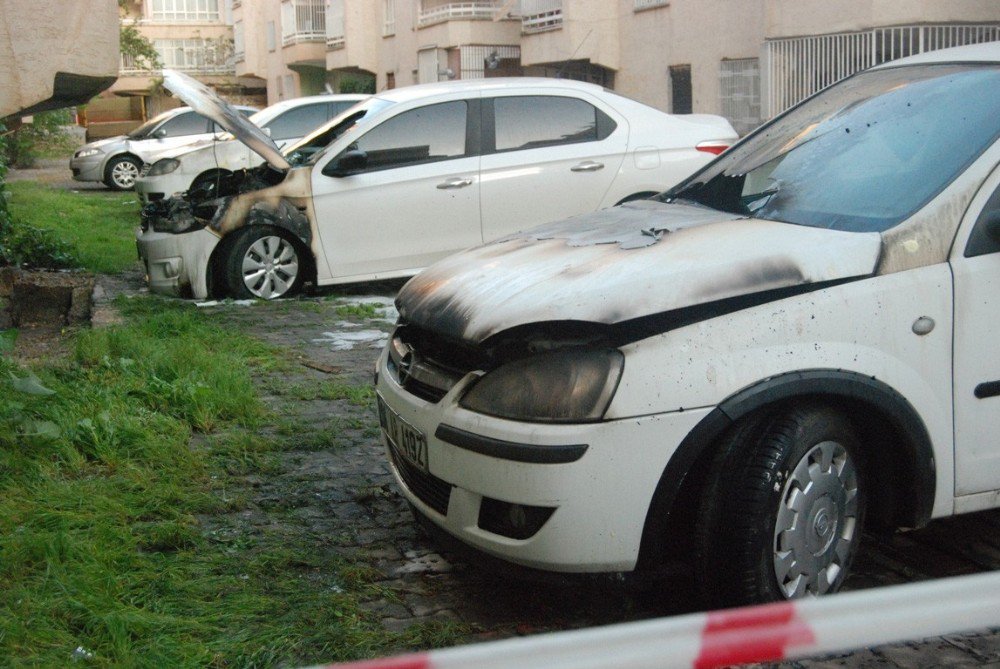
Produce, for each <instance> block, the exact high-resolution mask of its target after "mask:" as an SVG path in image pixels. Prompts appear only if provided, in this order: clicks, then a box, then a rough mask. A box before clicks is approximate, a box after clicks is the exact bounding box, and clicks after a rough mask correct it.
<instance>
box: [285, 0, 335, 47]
mask: <svg viewBox="0 0 1000 669" xmlns="http://www.w3.org/2000/svg"><path fill="white" fill-rule="evenodd" d="M326 40H327V33H326V2H325V1H324V0H285V1H284V2H282V3H281V45H282V46H291V45H293V44H300V43H302V42H326Z"/></svg>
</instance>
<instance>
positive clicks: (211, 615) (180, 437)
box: [0, 297, 455, 667]
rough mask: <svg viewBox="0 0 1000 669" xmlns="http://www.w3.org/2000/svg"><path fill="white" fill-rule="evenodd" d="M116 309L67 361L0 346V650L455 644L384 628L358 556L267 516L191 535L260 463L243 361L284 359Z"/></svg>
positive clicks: (269, 454) (331, 656)
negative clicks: (302, 537)
mask: <svg viewBox="0 0 1000 669" xmlns="http://www.w3.org/2000/svg"><path fill="white" fill-rule="evenodd" d="M119 306H120V308H121V309H122V311H123V314H124V316H125V318H126V322H125V324H124V325H120V326H116V327H111V328H106V329H101V330H90V331H84V332H81V333H79V334H78V335H77V338H76V340H75V354H74V355H73V357H72V358H71V359H69V360H64V361H61V362H50V363H46V364H45V365H44V366H40V367H36V368H33V369H25V368H22V367H19V366H17V365H15V364H14V363H12V362H11V361H10V360H9V359H7V358H4V357H3V356H2V355H0V394H2V395H3V397H4V398H5V401H4V402H3V403H0V584H2V586H0V658H3V660H0V664H7V663H11V664H15V665H22V664H30V665H42V666H62V665H66V664H68V663H69V661H70V658H71V654H72V653H73V651H74V649H76V648H77V647H78V646H79V647H82V648H83V649H85V651H86V652H88V653H92V654H93V662H95V663H97V664H98V665H99V666H126V665H127V666H136V665H138V666H204V665H213V666H241V667H242V666H273V665H276V664H284V665H290V666H294V665H297V664H305V663H311V662H312V663H314V662H319V661H329V660H336V659H350V658H359V657H367V656H372V655H375V654H383V653H387V652H392V651H393V650H397V649H401V648H411V647H420V646H426V645H428V644H440V643H444V642H446V641H448V640H453V639H454V638H455V636H453V635H452V633H451V632H450V631H449V630H448V629H441V628H436V627H434V626H416V627H414V628H411V629H410V630H408V631H407V632H405V633H402V634H396V633H390V632H387V631H385V630H384V629H383V628H382V626H381V625H380V624H379V623H378V621H377V619H375V618H372V617H370V616H369V615H368V614H366V613H364V612H363V611H362V610H361V609H360V608H359V602H360V601H363V600H364V599H366V598H367V599H371V597H372V596H373V594H374V595H375V596H381V593H378V592H377V589H378V588H379V587H380V586H378V585H377V584H372V583H371V581H372V579H373V575H372V570H371V569H370V568H369V567H367V566H366V565H364V564H360V565H359V564H356V563H352V562H350V561H348V560H346V559H342V558H341V557H339V556H338V555H337V554H336V552H331V551H326V552H322V551H316V550H313V549H309V548H308V547H306V548H303V547H298V546H296V545H295V544H294V543H290V542H289V541H288V540H287V539H286V537H284V536H283V535H282V528H281V526H280V523H279V522H276V523H275V528H274V530H273V531H269V532H265V533H263V534H257V535H252V536H241V535H223V534H218V533H215V532H213V531H210V528H211V527H212V526H213V518H223V517H231V516H232V515H233V514H238V513H240V512H241V511H242V510H243V509H244V508H246V501H245V499H244V497H243V496H244V494H245V493H244V491H243V490H242V489H241V487H240V486H238V485H236V484H235V481H237V480H239V479H238V478H236V477H235V476H234V475H235V474H240V475H245V474H247V473H248V472H254V473H256V474H257V475H260V476H267V475H268V474H269V472H271V471H273V468H274V467H275V462H276V460H275V458H276V453H274V450H275V449H276V448H280V443H278V442H275V441H274V440H269V439H268V438H267V437H264V436H262V427H263V426H265V425H267V424H269V423H270V424H275V423H277V422H278V419H277V417H275V416H270V415H268V414H267V412H266V411H265V410H264V408H263V405H262V404H261V402H260V400H259V398H258V396H257V395H256V392H255V390H254V386H253V383H252V381H251V378H252V377H251V375H252V374H253V373H260V372H262V371H268V370H272V369H280V368H281V366H282V365H288V364H290V363H288V362H287V361H285V360H284V359H283V358H282V356H281V354H280V352H278V351H275V350H274V349H272V348H270V347H268V346H267V345H265V344H262V343H260V342H259V341H257V340H255V339H252V338H249V337H246V336H243V335H240V334H238V333H234V332H233V331H232V329H230V328H225V327H222V326H220V325H219V324H217V321H214V320H213V318H212V316H211V315H210V314H206V313H205V312H203V311H200V310H198V309H196V308H195V307H194V306H192V305H189V304H184V303H179V302H175V301H167V300H160V299H157V298H153V297H145V298H133V299H128V300H126V299H120V301H119ZM206 342H211V343H212V345H211V346H206ZM9 345H10V333H7V334H6V335H5V336H4V337H0V348H2V347H9ZM366 392H369V393H370V390H368V389H367V388H366V389H364V390H362V389H351V388H344V387H340V386H333V385H331V386H330V388H328V389H325V392H324V396H325V395H326V393H329V394H330V395H335V396H337V397H344V398H349V399H351V398H355V396H356V398H357V401H362V400H365V399H367V397H366V396H365V393H366ZM193 436H194V440H193V441H192V437H193Z"/></svg>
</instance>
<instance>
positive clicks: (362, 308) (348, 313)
mask: <svg viewBox="0 0 1000 669" xmlns="http://www.w3.org/2000/svg"><path fill="white" fill-rule="evenodd" d="M335 311H336V312H337V315H338V316H340V317H341V318H351V317H353V318H359V319H368V318H375V316H377V315H378V309H377V306H376V305H375V304H373V303H371V302H359V303H358V304H341V305H340V306H338V307H337V308H336V309H335Z"/></svg>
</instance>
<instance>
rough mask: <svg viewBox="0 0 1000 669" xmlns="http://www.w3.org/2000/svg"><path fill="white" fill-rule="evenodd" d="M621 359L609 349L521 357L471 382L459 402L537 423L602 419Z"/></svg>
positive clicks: (485, 411) (501, 416)
mask: <svg viewBox="0 0 1000 669" xmlns="http://www.w3.org/2000/svg"><path fill="white" fill-rule="evenodd" d="M624 366H625V357H624V356H623V355H622V353H621V351H617V350H614V349H599V350H595V349H572V348H571V349H563V350H560V351H555V352H551V353H544V354H541V355H535V356H531V357H529V358H522V359H520V360H516V361H514V362H510V363H507V364H506V365H503V366H501V367H498V368H497V369H495V370H493V371H491V372H489V373H487V374H486V375H485V376H483V377H482V378H481V379H479V380H478V381H476V383H475V385H473V386H472V387H471V388H470V389H469V390H468V391H467V392H466V393H465V395H464V396H463V397H462V399H461V401H460V402H459V404H460V405H461V406H462V407H464V408H466V409H469V410H470V411H476V412H478V413H484V414H488V415H490V416H496V417H498V418H511V419H514V420H524V421H532V422H541V423H568V422H593V421H599V420H601V418H603V417H604V412H605V411H607V409H608V405H609V404H610V403H611V398H612V397H614V394H615V390H616V389H617V388H618V381H619V380H620V379H621V375H622V369H623V368H624Z"/></svg>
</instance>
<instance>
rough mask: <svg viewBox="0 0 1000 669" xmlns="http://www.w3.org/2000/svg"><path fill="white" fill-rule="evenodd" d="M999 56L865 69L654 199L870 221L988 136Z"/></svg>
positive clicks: (853, 227) (995, 128)
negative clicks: (979, 60)
mask: <svg viewBox="0 0 1000 669" xmlns="http://www.w3.org/2000/svg"><path fill="white" fill-rule="evenodd" d="M998 119H1000V66H997V65H996V64H964V65H955V64H944V65H917V66H907V67H894V68H887V69H882V70H870V71H868V72H864V73H862V74H859V75H856V76H854V77H851V78H850V79H848V80H846V81H844V82H842V83H840V84H837V85H835V86H833V87H831V88H829V89H827V90H826V91H823V92H822V93H820V94H819V95H817V96H815V97H813V98H810V99H809V100H807V101H806V102H804V103H803V104H801V105H799V106H798V107H795V108H793V109H792V110H791V111H789V112H788V113H787V114H785V115H784V116H782V117H780V118H779V119H777V120H776V121H775V122H774V123H772V124H769V125H767V126H764V127H763V128H761V129H760V130H759V131H757V132H756V133H754V134H753V135H751V136H750V137H748V138H747V139H746V140H745V141H744V142H742V143H741V144H739V145H738V146H736V147H734V148H733V149H732V150H730V151H729V152H727V153H725V154H723V155H722V156H721V157H720V158H719V159H718V160H716V161H715V162H713V163H711V164H710V165H709V166H708V167H706V168H705V169H704V170H702V171H701V172H700V173H697V174H695V175H694V176H693V177H691V178H690V179H688V180H687V181H686V182H684V183H682V184H680V185H679V186H677V187H676V188H674V189H672V190H671V191H668V192H667V193H665V194H663V195H662V196H660V197H661V199H663V200H667V201H669V200H674V199H683V200H689V201H694V202H697V203H700V204H703V205H706V206H709V207H712V208H714V209H720V210H722V211H729V212H733V213H738V214H744V215H748V216H752V217H755V218H764V219H769V220H775V221H785V222H788V223H796V224H800V225H808V226H813V227H822V228H830V229H835V230H844V231H859V232H882V231H884V230H887V229H889V228H891V227H892V226H894V225H896V224H898V223H900V222H901V221H903V220H905V219H906V218H909V217H910V216H911V215H912V214H913V213H915V212H916V211H917V210H919V209H920V208H921V207H923V206H924V205H925V204H926V203H927V202H929V201H930V200H931V199H932V198H934V196H936V195H937V194H938V193H940V192H941V191H942V190H943V189H944V188H945V187H946V186H947V185H948V184H950V183H951V182H952V181H953V180H954V179H955V177H957V176H958V175H959V174H960V173H961V172H962V171H963V170H964V169H965V168H966V167H967V166H968V165H969V164H971V163H972V162H973V161H974V160H975V159H976V158H977V157H979V155H981V154H982V152H983V151H984V150H985V149H986V148H987V147H989V146H990V145H992V144H993V142H995V141H996V139H997V137H998V136H1000V122H998Z"/></svg>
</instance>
